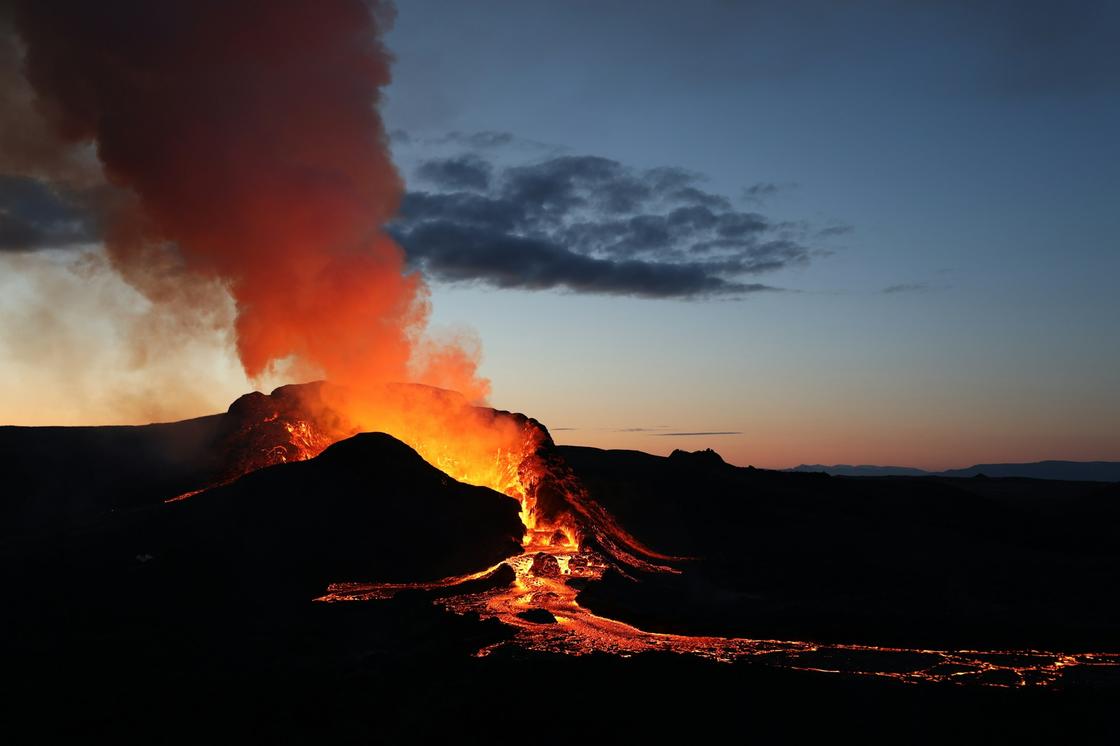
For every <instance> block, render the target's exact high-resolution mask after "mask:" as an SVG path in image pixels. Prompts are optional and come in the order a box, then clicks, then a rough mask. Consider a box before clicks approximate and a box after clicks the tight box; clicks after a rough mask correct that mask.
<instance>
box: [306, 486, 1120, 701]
mask: <svg viewBox="0 0 1120 746" xmlns="http://www.w3.org/2000/svg"><path fill="white" fill-rule="evenodd" d="M524 505H525V503H523V506H524ZM522 514H523V515H531V511H527V510H525V509H524V507H523V513H522ZM526 537H528V540H527V542H526V545H525V550H524V552H523V553H522V554H520V555H519V556H517V557H513V558H511V559H509V560H506V561H505V562H502V563H499V564H497V565H495V566H493V567H490V568H487V569H486V570H483V571H481V572H477V573H473V574H470V575H464V576H459V577H451V578H444V579H442V580H438V581H434V582H428V583H403V584H390V583H334V584H332V585H330V586H329V587H328V589H327V593H326V594H325V595H323V596H322V597H320V598H318V599H316V600H317V601H321V602H341V601H369V600H383V599H388V598H392V596H393V595H394V594H396V593H397V592H398V591H400V590H404V589H420V590H434V589H446V588H453V587H455V586H458V585H461V584H463V583H465V582H467V581H472V580H481V579H483V578H487V577H490V576H492V575H493V574H494V573H496V572H497V571H498V570H499V569H500V568H501V566H502V565H507V566H509V567H510V568H511V569H512V570H513V571H514V581H513V583H511V584H510V585H508V586H506V587H501V588H493V589H490V590H485V591H481V592H463V593H459V594H455V595H450V596H444V597H440V598H436V599H434V603H438V604H440V605H442V606H444V607H445V608H447V609H449V610H450V611H453V612H455V613H458V614H466V613H468V612H474V613H476V614H478V615H479V616H480V617H481V618H484V619H498V620H500V621H501V622H503V623H504V624H507V625H509V626H511V627H514V628H515V629H516V630H517V632H516V634H515V636H514V637H513V639H512V640H510V641H508V642H502V643H498V644H496V645H492V646H489V647H486V648H483V649H481V650H479V651H478V652H477V653H476V655H478V656H480V657H481V656H486V655H489V654H490V653H491V652H493V651H494V650H495V649H498V648H501V647H503V646H508V645H513V646H518V647H520V648H523V649H526V650H534V651H540V652H551V653H562V654H567V655H587V654H589V653H610V654H614V655H621V656H630V655H635V654H638V653H645V652H653V651H661V652H672V653H679V654H687V655H695V656H699V657H702V658H707V659H710V660H714V661H720V662H732V661H736V660H743V659H757V660H759V661H760V662H763V663H765V664H767V665H772V666H776V667H780V668H788V669H794V670H800V671H814V672H819V673H828V674H847V675H854V676H872V677H881V678H889V679H894V680H897V681H900V682H905V683H920V682H931V683H937V682H948V683H957V684H965V683H970V684H976V685H981V686H989V687H1008V688H1010V687H1027V686H1053V685H1056V684H1058V683H1059V682H1061V681H1062V679H1063V677H1064V676H1065V675H1066V673H1067V672H1068V671H1070V670H1071V669H1075V668H1082V667H1108V668H1120V654H1115V653H1057V652H1048V651H1042V650H987V651H985V650H933V649H926V648H905V647H885V646H874V645H855V644H822V643H815V642H806V641H797V640H755V639H747V638H729V637H705V636H688V635H673V634H663V633H656V632H646V631H644V630H641V629H638V628H637V627H634V626H632V625H629V624H626V623H624V622H619V621H615V620H613V619H608V618H606V617H601V616H598V615H596V614H593V613H591V612H590V611H588V610H587V609H585V608H583V607H582V606H580V605H579V603H578V601H577V600H576V596H577V593H578V591H577V590H576V589H575V588H573V587H572V585H571V584H570V583H569V581H570V580H573V579H581V580H583V581H584V582H591V581H595V580H598V579H600V578H601V577H602V575H603V572H604V571H605V570H606V569H607V568H608V567H609V566H611V565H616V566H617V564H616V563H614V562H612V561H611V560H610V559H608V558H606V557H604V556H603V555H602V554H600V553H599V552H596V551H593V550H590V549H587V548H583V549H581V548H580V547H579V546H578V545H576V544H575V543H573V542H571V541H568V540H567V537H566V536H565V540H564V541H559V542H558V541H555V539H556V538H557V537H556V534H555V533H553V532H550V531H549V530H548V528H547V527H542V526H539V525H536V524H534V525H533V527H530V526H529V525H528V523H527V524H526ZM643 565H644V569H649V568H650V567H653V568H656V567H657V566H653V565H648V564H645V563H643ZM661 569H662V570H666V571H669V570H670V568H661ZM464 591H466V589H464ZM530 610H539V611H543V612H547V613H548V614H549V615H551V617H552V618H553V619H555V622H554V623H540V622H539V621H535V620H536V619H539V617H531V618H526V616H525V612H527V611H530ZM531 619H534V620H531Z"/></svg>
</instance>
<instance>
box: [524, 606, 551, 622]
mask: <svg viewBox="0 0 1120 746" xmlns="http://www.w3.org/2000/svg"><path fill="white" fill-rule="evenodd" d="M517 616H518V617H520V618H521V619H524V620H525V621H527V622H532V623H533V624H556V617H554V616H553V615H552V612H551V611H547V610H545V609H529V610H528V611H522V612H521V613H519V614H518V615H517Z"/></svg>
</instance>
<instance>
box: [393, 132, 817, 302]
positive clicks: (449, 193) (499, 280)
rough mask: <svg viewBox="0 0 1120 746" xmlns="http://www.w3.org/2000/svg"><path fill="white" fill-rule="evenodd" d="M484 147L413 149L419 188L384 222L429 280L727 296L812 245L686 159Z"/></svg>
mask: <svg viewBox="0 0 1120 746" xmlns="http://www.w3.org/2000/svg"><path fill="white" fill-rule="evenodd" d="M486 134H487V137H486V138H484V139H485V140H486V141H487V142H494V141H496V140H498V138H495V137H493V136H492V135H493V134H494V133H486ZM454 141H455V142H459V143H461V142H471V141H472V140H471V139H470V138H468V137H466V136H462V135H456V138H455V140H454ZM492 150H493V147H492V146H488V147H487V148H485V149H483V148H478V149H475V150H473V151H469V152H467V153H466V154H458V155H453V156H450V157H429V158H425V159H423V160H422V161H421V162H420V164H419V166H418V167H417V168H416V175H417V177H418V181H419V182H420V185H421V186H420V188H417V189H413V190H411V191H408V192H407V193H406V195H405V198H404V201H403V203H402V206H401V211H400V213H399V215H398V217H397V219H396V220H395V221H394V222H393V223H391V224H390V227H389V228H390V231H391V232H392V233H393V235H394V236H395V237H396V238H397V240H398V241H399V242H400V243H401V245H402V246H404V248H405V250H406V252H407V254H408V258H409V262H410V264H411V265H412V266H414V267H417V268H419V269H421V270H423V271H424V272H425V273H426V274H427V275H428V276H430V277H432V278H434V279H436V280H440V281H443V282H452V283H474V284H481V285H486V286H490V287H497V288H520V289H525V290H553V289H555V290H561V291H568V292H575V293H595V294H607V295H626V296H635V297H643V298H709V297H717V296H718V297H733V298H734V297H743V296H746V295H749V294H752V293H757V292H763V291H775V290H779V289H780V288H777V287H774V286H772V285H769V284H766V283H763V282H761V281H757V280H756V279H755V277H757V276H759V275H763V274H766V273H771V272H777V271H779V270H784V269H789V268H793V267H802V266H805V265H807V264H809V262H810V261H811V260H812V258H813V257H814V256H816V255H818V254H820V253H822V251H821V249H819V248H818V247H815V246H811V245H810V244H809V243H808V237H809V236H810V234H811V231H810V230H809V229H808V227H807V226H805V225H803V224H795V223H788V222H782V221H775V220H772V219H771V218H768V217H767V216H765V215H762V214H760V213H758V212H753V211H743V210H739V209H736V208H735V206H734V205H733V203H732V201H731V200H730V199H729V198H727V197H726V196H724V195H721V194H718V193H715V192H712V191H709V190H707V189H705V188H704V178H703V176H702V175H700V174H696V173H694V172H691V171H687V170H685V169H680V168H673V167H662V168H653V169H646V170H640V169H633V168H629V167H627V166H625V165H624V164H622V163H620V162H618V161H616V160H613V159H610V158H603V157H599V156H587V155H559V156H556V155H554V156H552V157H547V158H545V159H544V160H540V161H536V162H533V163H529V164H514V165H509V164H506V163H503V162H502V160H501V159H500V158H499V157H498V156H496V155H495V154H494V153H493V152H492Z"/></svg>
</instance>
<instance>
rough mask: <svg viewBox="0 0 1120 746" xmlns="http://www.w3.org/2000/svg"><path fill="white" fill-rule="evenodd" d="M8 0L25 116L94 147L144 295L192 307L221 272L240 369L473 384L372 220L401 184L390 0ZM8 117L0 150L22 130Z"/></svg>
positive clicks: (471, 362) (106, 207) (113, 251)
mask: <svg viewBox="0 0 1120 746" xmlns="http://www.w3.org/2000/svg"><path fill="white" fill-rule="evenodd" d="M6 5H7V7H6V8H5V11H6V13H7V16H8V19H9V22H10V23H11V24H12V26H13V28H14V29H15V33H16V34H18V37H19V39H20V41H21V44H22V63H23V72H24V76H25V78H24V83H25V84H26V83H29V84H30V88H29V90H30V91H32V92H33V94H34V101H32V102H31V103H32V106H28V107H27V113H26V116H27V117H31V116H34V117H38V118H40V119H42V120H43V121H45V123H46V126H48V127H49V128H50V130H51V132H52V133H53V134H54V135H56V136H57V138H58V139H59V141H60V142H61V143H63V144H65V145H66V146H67V147H68V148H69V149H71V150H74V151H75V152H78V153H80V152H81V150H82V147H83V146H88V144H91V143H92V144H93V145H94V146H95V147H96V153H97V158H98V160H99V161H100V164H101V166H102V169H103V172H104V176H105V178H106V180H107V182H108V184H109V186H108V187H106V188H105V189H103V190H101V191H100V192H98V197H97V199H96V208H97V209H98V210H99V211H100V212H101V213H102V214H101V223H102V225H103V231H104V236H105V243H106V248H107V251H108V254H109V257H110V259H111V261H112V263H113V265H114V266H115V267H116V268H117V270H118V271H119V272H120V273H121V274H122V276H124V277H125V278H126V279H127V280H128V282H130V283H131V284H132V285H134V286H135V287H136V288H138V289H139V290H140V291H141V292H143V293H144V294H145V295H146V296H147V297H148V299H149V300H151V301H152V302H153V303H155V304H157V305H160V304H162V305H164V306H167V307H171V308H173V309H174V310H175V313H178V314H183V315H191V314H202V315H205V314H208V313H210V312H211V310H212V309H208V308H205V307H199V305H198V304H199V303H203V304H204V303H205V302H206V300H205V299H207V298H210V297H212V294H209V293H202V294H200V293H194V292H190V291H189V289H190V288H191V287H195V286H197V284H198V283H203V284H206V285H212V284H213V283H215V282H217V283H219V284H221V285H223V286H224V287H225V288H226V289H227V290H228V293H229V294H230V295H231V296H232V298H233V300H234V302H235V309H236V317H235V321H234V326H235V331H236V345H237V352H238V355H239V357H240V360H241V363H242V365H243V366H244V369H245V372H246V373H247V374H248V375H249V376H250V377H253V378H259V377H261V376H266V375H268V374H269V373H275V371H276V370H277V369H282V370H284V371H287V372H288V373H290V374H291V375H292V376H294V377H299V378H311V377H320V376H321V377H325V378H327V379H328V380H331V381H333V382H335V383H339V384H342V385H344V386H347V387H354V388H360V387H364V386H368V385H371V384H375V383H379V382H386V381H405V380H413V381H420V382H425V383H431V384H434V385H438V386H443V387H447V388H453V389H456V390H458V391H460V392H462V393H463V394H464V395H465V396H466V397H467V398H468V399H471V400H478V399H482V398H484V397H485V396H486V394H487V388H488V384H487V382H485V381H484V380H481V379H479V378H478V377H477V375H476V350H474V349H472V348H471V347H470V346H463V345H460V344H458V343H457V342H455V341H454V340H452V341H451V342H450V343H447V342H442V343H441V342H437V341H435V340H433V339H432V338H430V337H429V336H427V335H426V327H427V322H428V317H429V304H428V292H427V288H426V286H425V284H424V282H423V280H422V278H421V277H419V276H418V275H417V274H415V273H408V272H406V268H405V263H404V257H403V254H402V251H401V250H400V248H399V247H398V246H397V245H396V244H395V243H394V242H393V241H392V239H390V238H389V237H388V236H387V235H386V234H385V232H384V231H383V228H382V227H383V225H384V224H385V222H386V221H387V220H389V219H390V218H391V217H392V216H393V215H394V214H395V212H396V210H397V207H398V203H399V199H400V196H401V193H402V184H401V180H400V178H399V176H398V174H397V172H396V170H395V168H394V166H393V164H392V162H391V160H390V157H389V152H388V148H387V138H386V136H385V131H384V127H383V125H382V122H381V119H380V116H379V114H378V109H377V106H378V103H379V100H380V96H381V89H382V88H383V87H384V86H385V85H386V84H387V83H388V82H389V66H390V56H389V54H388V53H387V51H386V49H385V48H384V46H383V45H382V42H381V34H382V32H383V30H384V29H385V27H386V25H387V24H388V23H389V22H390V21H391V17H392V7H391V6H389V5H387V4H385V3H382V2H378V1H377V0H316V2H306V0H238V2H227V1H225V0H160V1H159V2H151V1H150V0H112V1H111V2H98V3H94V2H86V1H85V0H7V2H6ZM6 84H7V83H6ZM11 116H13V115H12V114H11V112H6V114H5V118H11ZM15 131H16V130H15V129H12V130H11V132H15ZM19 131H20V132H25V133H27V132H34V128H33V127H27V126H25V127H22V128H20V130H19ZM3 137H4V140H5V141H4V142H3V143H2V145H3V148H4V149H5V150H11V149H12V148H13V147H15V146H17V145H18V143H12V142H9V141H7V134H5V135H4V136H3ZM25 140H26V138H25ZM20 152H21V153H22V154H23V157H24V161H27V159H29V158H31V157H32V156H33V155H34V153H33V151H32V150H30V149H29V148H27V147H26V145H25V146H23V147H22V148H21V149H20ZM58 152H60V151H58V149H54V150H51V149H48V148H44V149H43V153H44V156H43V161H42V162H40V163H28V162H23V163H21V164H20V167H21V170H22V171H23V172H24V173H25V174H28V175H33V176H37V177H40V178H42V177H48V178H51V177H53V176H54V175H55V174H57V173H58V172H59V167H58V166H57V165H56V164H52V163H48V162H46V158H47V156H48V155H49V156H50V157H52V158H56V157H57V154H58Z"/></svg>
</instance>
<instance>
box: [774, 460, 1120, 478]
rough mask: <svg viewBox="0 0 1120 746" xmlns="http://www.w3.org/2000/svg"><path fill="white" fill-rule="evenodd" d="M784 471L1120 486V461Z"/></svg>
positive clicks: (808, 466) (817, 467) (821, 467)
mask: <svg viewBox="0 0 1120 746" xmlns="http://www.w3.org/2000/svg"><path fill="white" fill-rule="evenodd" d="M786 471H799V472H822V471H823V472H824V473H826V474H832V475H833V476H839V477H975V476H978V475H981V474H982V475H984V476H986V477H1023V478H1027V479H1058V480H1065V481H1071V482H1120V461H1034V462H1031V463H1026V464H976V465H974V466H969V467H967V468H964V469H947V470H945V471H926V470H925V469H915V468H913V467H910V466H873V465H870V464H860V465H856V466H853V465H850V464H836V465H833V466H825V465H824V464H801V465H800V466H795V467H793V468H792V469H786Z"/></svg>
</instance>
